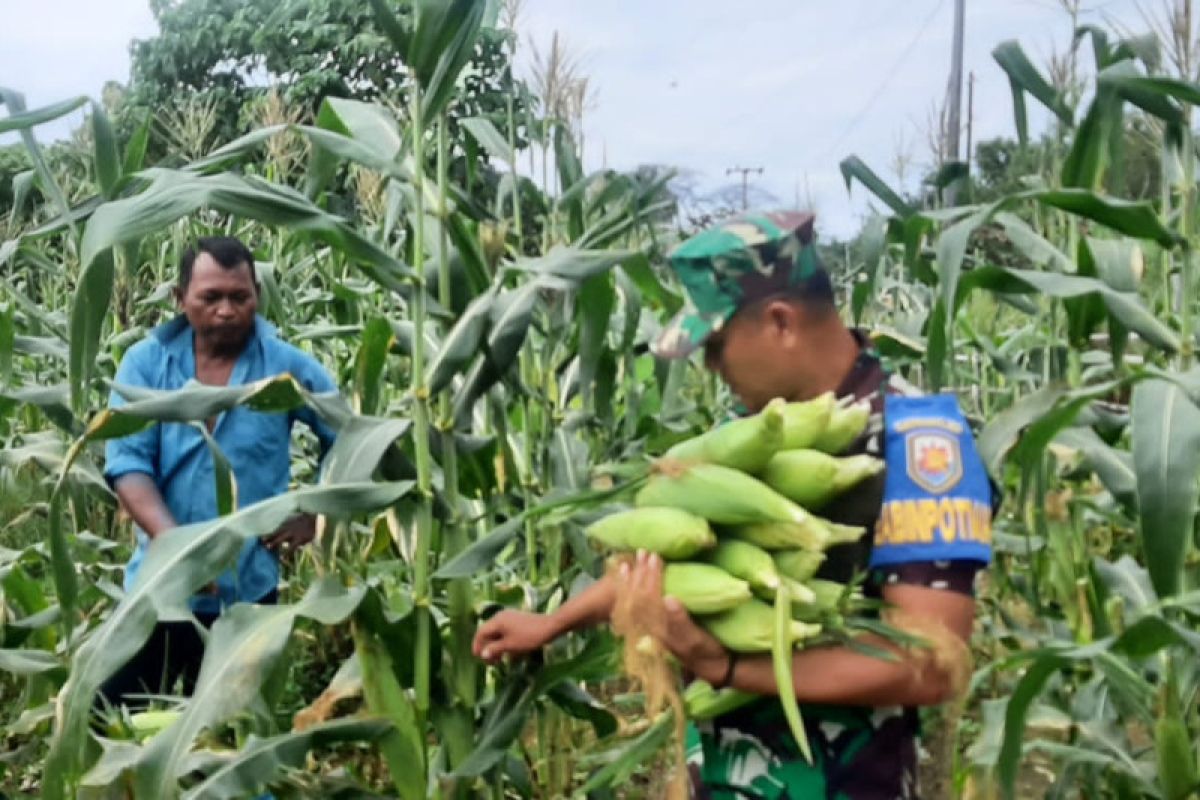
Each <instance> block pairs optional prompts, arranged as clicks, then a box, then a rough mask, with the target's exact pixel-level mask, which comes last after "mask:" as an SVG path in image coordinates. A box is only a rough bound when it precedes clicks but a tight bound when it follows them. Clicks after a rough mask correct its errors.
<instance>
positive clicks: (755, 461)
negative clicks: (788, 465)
mask: <svg viewBox="0 0 1200 800" xmlns="http://www.w3.org/2000/svg"><path fill="white" fill-rule="evenodd" d="M786 405H787V404H786V403H785V402H784V401H783V400H782V399H779V398H777V399H775V400H772V401H771V402H770V403H768V404H767V406H766V407H765V408H764V409H763V410H762V411H761V412H759V413H758V414H755V415H754V416H752V417H743V418H742V419H735V420H733V421H732V422H727V423H725V424H724V425H722V426H720V427H719V428H714V429H713V430H711V431H708V432H707V433H703V434H701V435H699V436H695V437H693V438H691V439H688V440H686V441H683V442H680V443H679V444H677V445H675V446H674V447H672V448H671V449H670V450H668V451H667V452H666V455H665V458H669V459H674V460H676V461H684V462H689V463H704V464H719V465H720V466H723V467H729V468H730V469H736V470H740V471H741V472H748V473H752V474H753V473H758V472H761V471H762V470H763V468H764V467H765V466H766V465H767V462H768V461H769V460H770V459H771V456H773V455H775V453H777V452H778V451H779V450H780V449H781V448H782V447H783V423H784V417H783V409H784V407H785V406H786Z"/></svg>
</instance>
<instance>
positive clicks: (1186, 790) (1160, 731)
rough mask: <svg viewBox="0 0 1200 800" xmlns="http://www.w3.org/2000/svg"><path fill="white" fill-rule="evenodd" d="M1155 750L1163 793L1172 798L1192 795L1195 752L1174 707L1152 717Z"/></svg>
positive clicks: (1175, 799) (1178, 799)
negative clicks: (1157, 716) (1154, 718)
mask: <svg viewBox="0 0 1200 800" xmlns="http://www.w3.org/2000/svg"><path fill="white" fill-rule="evenodd" d="M1154 751H1155V757H1156V760H1157V762H1158V777H1159V783H1160V784H1161V785H1162V789H1163V797H1164V798H1172V799H1173V800H1185V798H1188V797H1195V791H1196V788H1197V781H1198V778H1197V770H1196V754H1195V753H1194V752H1193V750H1192V740H1191V736H1189V735H1188V729H1187V726H1186V725H1185V724H1184V722H1183V720H1182V719H1180V717H1179V712H1178V711H1177V710H1171V711H1165V712H1164V713H1163V714H1162V715H1161V716H1160V717H1159V718H1158V719H1157V720H1156V721H1155V723H1154Z"/></svg>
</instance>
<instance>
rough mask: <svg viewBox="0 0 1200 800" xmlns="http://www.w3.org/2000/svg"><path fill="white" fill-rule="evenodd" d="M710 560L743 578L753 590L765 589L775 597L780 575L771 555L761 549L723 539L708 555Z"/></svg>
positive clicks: (735, 575) (745, 543) (746, 543)
mask: <svg viewBox="0 0 1200 800" xmlns="http://www.w3.org/2000/svg"><path fill="white" fill-rule="evenodd" d="M706 555H707V557H708V560H709V561H711V562H712V563H713V564H716V565H717V566H718V567H720V568H721V569H723V570H724V571H725V572H727V573H729V574H730V575H733V576H734V577H737V578H741V579H742V580H744V581H746V582H747V583H748V584H750V587H751V588H753V589H763V590H766V591H767V592H769V593H770V595H771V597H774V596H775V587H777V586H779V573H778V572H776V571H775V561H774V559H772V558H771V554H770V553H768V552H767V551H766V550H763V549H762V548H761V547H757V546H755V545H752V544H750V543H749V542H743V541H740V540H738V539H723V540H721V541H718V542H717V546H716V547H714V548H713V549H712V550H710V551H709V552H708V553H707V554H706Z"/></svg>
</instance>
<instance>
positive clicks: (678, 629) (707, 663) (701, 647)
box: [617, 551, 730, 686]
mask: <svg viewBox="0 0 1200 800" xmlns="http://www.w3.org/2000/svg"><path fill="white" fill-rule="evenodd" d="M617 580H618V583H619V588H618V591H619V593H620V594H621V595H623V596H625V593H626V592H628V593H629V594H628V595H627V596H629V597H630V598H632V601H633V603H634V607H635V608H645V609H652V608H654V606H655V605H658V606H661V607H662V613H649V612H648V613H647V614H646V617H647V619H649V620H652V621H653V622H654V627H655V629H654V630H651V633H652V634H653V635H654V637H655V638H657V639H658V640H659V642H661V643H662V645H663V646H664V647H666V648H667V649H668V650H670V651H671V653H672V654H674V656H675V657H676V658H677V659H679V662H680V663H681V664H682V665H683V667H684V669H686V670H687V671H688V672H691V673H692V674H693V675H695V676H696V677H698V678H701V679H703V680H706V681H708V682H709V683H711V684H713V685H714V686H715V685H717V684H718V683H720V682H721V680H722V679H723V678H724V677H725V672H726V670H727V669H728V668H729V658H730V654H729V651H727V650H726V649H725V646H724V645H722V644H721V643H720V642H719V641H717V640H716V639H715V638H714V637H713V635H712V634H710V633H709V632H708V631H706V630H704V629H703V628H701V627H700V626H699V625H697V624H696V623H695V622H694V621H693V620H692V617H691V615H690V614H688V612H687V609H685V608H684V607H683V604H681V603H680V602H679V600H677V599H676V598H674V597H663V592H662V559H661V558H659V557H658V556H657V555H655V554H652V553H651V554H647V553H645V552H643V551H639V552H638V554H637V558H636V559H635V560H634V563H633V568H632V569H630V568H629V565H628V564H622V565H621V569H620V571H619V573H618V577H617Z"/></svg>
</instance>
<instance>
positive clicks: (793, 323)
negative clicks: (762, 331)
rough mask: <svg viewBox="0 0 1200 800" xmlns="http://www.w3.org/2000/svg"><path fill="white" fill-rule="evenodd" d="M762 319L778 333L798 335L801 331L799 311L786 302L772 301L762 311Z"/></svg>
mask: <svg viewBox="0 0 1200 800" xmlns="http://www.w3.org/2000/svg"><path fill="white" fill-rule="evenodd" d="M762 319H763V321H764V322H765V323H766V324H767V326H768V327H769V328H770V329H771V330H772V331H773V332H776V333H779V334H788V333H796V332H798V331H799V329H800V316H799V309H797V308H796V306H795V304H793V303H789V302H787V301H785V300H772V301H771V302H769V303H767V305H766V307H765V308H764V309H763V311H762Z"/></svg>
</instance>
